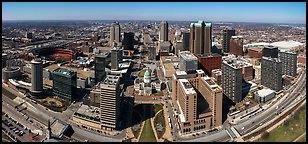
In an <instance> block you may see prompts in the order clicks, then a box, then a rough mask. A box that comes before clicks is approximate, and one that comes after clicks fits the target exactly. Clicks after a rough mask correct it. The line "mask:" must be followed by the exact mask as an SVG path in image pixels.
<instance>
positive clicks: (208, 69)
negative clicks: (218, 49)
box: [196, 53, 222, 76]
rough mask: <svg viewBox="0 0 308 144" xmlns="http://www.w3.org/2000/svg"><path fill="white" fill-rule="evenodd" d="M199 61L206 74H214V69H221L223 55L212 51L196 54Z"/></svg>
mask: <svg viewBox="0 0 308 144" xmlns="http://www.w3.org/2000/svg"><path fill="white" fill-rule="evenodd" d="M196 56H197V58H198V61H199V68H200V69H202V70H204V72H205V74H206V75H209V76H212V70H214V69H221V63H222V57H221V55H219V54H216V53H211V54H205V55H196Z"/></svg>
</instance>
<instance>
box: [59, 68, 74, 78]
mask: <svg viewBox="0 0 308 144" xmlns="http://www.w3.org/2000/svg"><path fill="white" fill-rule="evenodd" d="M53 73H54V74H58V75H63V76H66V77H73V76H74V75H77V73H76V72H74V71H71V70H68V69H66V68H58V69H56V70H54V71H53Z"/></svg>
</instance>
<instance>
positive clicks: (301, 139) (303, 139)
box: [296, 134, 306, 142]
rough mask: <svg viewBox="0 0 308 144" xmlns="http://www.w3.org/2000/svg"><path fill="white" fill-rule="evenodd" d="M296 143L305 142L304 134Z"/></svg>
mask: <svg viewBox="0 0 308 144" xmlns="http://www.w3.org/2000/svg"><path fill="white" fill-rule="evenodd" d="M296 142H306V134H304V135H303V136H302V137H301V138H300V139H298V140H297V141H296Z"/></svg>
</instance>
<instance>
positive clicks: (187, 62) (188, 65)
mask: <svg viewBox="0 0 308 144" xmlns="http://www.w3.org/2000/svg"><path fill="white" fill-rule="evenodd" d="M179 67H180V71H185V72H187V73H192V72H196V70H197V69H198V59H197V57H196V56H194V55H193V54H191V53H180V63H179Z"/></svg>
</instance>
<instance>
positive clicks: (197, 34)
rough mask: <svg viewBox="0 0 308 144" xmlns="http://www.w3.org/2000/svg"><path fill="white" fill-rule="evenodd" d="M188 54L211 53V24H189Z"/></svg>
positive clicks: (202, 22)
mask: <svg viewBox="0 0 308 144" xmlns="http://www.w3.org/2000/svg"><path fill="white" fill-rule="evenodd" d="M189 44H190V47H189V49H190V52H191V53H194V54H208V53H211V47H212V23H206V22H204V21H199V22H197V23H191V24H190V41H189Z"/></svg>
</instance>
